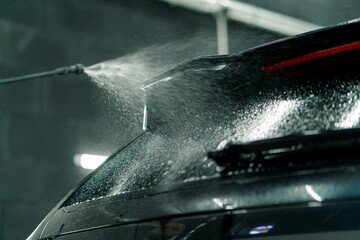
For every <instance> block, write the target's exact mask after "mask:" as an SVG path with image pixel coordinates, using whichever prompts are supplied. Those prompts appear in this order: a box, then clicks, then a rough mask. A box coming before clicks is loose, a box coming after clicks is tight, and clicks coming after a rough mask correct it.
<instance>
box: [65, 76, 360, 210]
mask: <svg viewBox="0 0 360 240" xmlns="http://www.w3.org/2000/svg"><path fill="white" fill-rule="evenodd" d="M194 74H195V75H194ZM194 74H192V75H191V77H189V76H187V77H186V79H190V80H191V81H193V79H194V77H195V78H196V77H197V75H196V74H199V73H194ZM177 78H180V80H181V82H183V80H184V79H185V77H184V75H180V76H177ZM181 78H183V79H181ZM241 78H242V75H241V74H232V75H231V76H230V77H229V76H227V77H223V78H221V79H220V80H221V81H223V82H220V84H225V83H226V81H232V82H235V81H237V82H242V79H241ZM204 79H205V80H208V79H209V77H208V78H206V77H204V76H202V78H201V80H203V81H205V80H204ZM175 80H176V79H175ZM190 80H189V81H190ZM210 80H211V79H210ZM246 80H248V78H246ZM200 83H201V84H202V87H203V86H204V85H206V84H208V85H211V84H209V83H205V82H200ZM263 83H266V84H263ZM262 84H263V85H262ZM272 84H273V85H274V86H275V87H271V85H272ZM269 85H270V87H269ZM186 86H188V85H186ZM177 87H179V86H177ZM164 89H165V90H166V91H167V92H169V88H164ZM241 89H242V88H237V89H233V90H232V91H233V92H236V96H235V97H234V96H231V97H228V96H226V95H224V92H221V93H220V95H219V93H218V92H217V91H216V89H215V90H213V91H207V92H206V93H204V95H196V96H194V95H195V94H198V93H192V94H190V95H189V92H187V95H184V96H182V97H178V98H179V99H183V100H184V101H182V102H181V104H178V105H173V102H172V101H173V100H174V98H173V97H171V98H169V99H165V100H163V99H161V100H162V101H163V102H165V103H166V104H168V106H162V105H160V106H157V108H158V109H162V113H161V114H163V113H164V112H165V114H168V115H167V116H164V117H162V116H161V115H160V116H158V119H166V121H167V122H169V124H163V125H161V124H160V125H159V126H158V127H155V128H154V127H152V128H150V129H149V130H148V131H147V132H146V133H145V134H143V135H142V136H141V137H140V138H138V139H137V140H136V141H134V142H133V143H132V144H130V145H129V146H127V147H126V148H125V149H123V150H122V151H120V152H118V153H117V154H115V155H113V157H112V158H110V159H108V161H107V162H106V163H105V164H104V165H103V166H102V167H101V168H100V169H98V170H96V172H95V173H94V174H93V175H92V176H91V177H90V178H89V179H88V180H87V182H85V183H84V184H83V185H82V186H81V187H80V188H79V189H77V190H76V192H75V193H74V194H73V195H72V196H71V197H70V198H69V199H68V200H67V201H66V203H65V205H66V206H67V205H72V204H75V203H79V202H83V201H87V200H92V199H97V198H100V197H106V196H112V195H117V194H121V193H124V192H129V191H138V190H141V189H146V188H150V187H154V186H157V185H166V184H173V183H179V182H186V181H193V180H201V179H207V178H213V177H218V176H220V173H219V172H218V171H217V170H218V168H217V166H216V164H215V163H214V162H213V161H212V160H209V159H208V158H207V152H209V151H211V150H214V149H216V148H221V147H222V146H223V145H224V144H225V143H227V142H229V141H233V142H248V141H254V140H261V139H267V138H272V137H281V136H286V135H290V134H302V133H304V132H307V131H312V132H317V133H321V132H322V131H325V130H336V129H345V128H354V127H357V126H358V124H359V116H360V86H359V76H358V74H354V75H351V76H350V75H346V74H343V72H342V74H338V75H336V74H331V75H330V74H327V73H326V71H325V73H322V74H321V75H316V76H313V75H310V74H308V75H302V76H301V78H300V79H299V78H296V79H295V78H287V79H281V80H279V81H277V82H274V83H272V82H271V81H270V80H269V79H261V80H257V81H256V84H255V83H254V84H253V85H246V90H247V91H243V90H241ZM188 90H189V91H190V92H191V91H192V89H191V88H190V89H188ZM174 92H180V91H178V90H177V89H175V90H174ZM249 93H251V94H249ZM173 94H175V93H173ZM163 96H165V97H166V95H163ZM186 96H188V98H186ZM159 98H160V97H159ZM186 99H190V102H186V101H185V100H186ZM199 99H200V100H199ZM195 100H196V101H197V100H199V101H202V102H201V105H200V106H201V107H199V104H198V105H196V103H194V102H195ZM169 106H170V107H171V106H172V108H173V111H172V112H171V114H169V111H170V110H168V109H169V108H168V107H169ZM193 106H195V107H197V108H196V111H189V112H184V111H187V110H186V109H187V107H188V108H191V107H193ZM209 106H210V107H209ZM164 109H165V110H164ZM184 109H185V110H184ZM224 109H225V110H224ZM159 112H161V111H159ZM169 116H170V117H169ZM151 120H152V119H151V116H149V121H151Z"/></svg>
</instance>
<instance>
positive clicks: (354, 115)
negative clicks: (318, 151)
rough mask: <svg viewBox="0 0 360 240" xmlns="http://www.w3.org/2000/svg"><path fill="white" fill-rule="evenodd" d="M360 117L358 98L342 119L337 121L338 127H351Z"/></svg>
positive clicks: (359, 101)
mask: <svg viewBox="0 0 360 240" xmlns="http://www.w3.org/2000/svg"><path fill="white" fill-rule="evenodd" d="M359 118H360V100H357V101H356V102H355V104H354V106H353V107H352V108H351V109H350V111H349V112H347V113H346V114H345V115H343V117H342V118H341V119H340V121H339V122H337V123H335V126H336V127H338V128H351V127H354V126H355V125H356V124H357V123H358V122H359Z"/></svg>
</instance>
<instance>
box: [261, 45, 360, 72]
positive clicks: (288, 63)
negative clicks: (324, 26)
mask: <svg viewBox="0 0 360 240" xmlns="http://www.w3.org/2000/svg"><path fill="white" fill-rule="evenodd" d="M359 48H360V41H358V42H353V43H349V44H345V45H342V46H338V47H333V48H328V49H325V50H321V51H317V52H314V53H309V54H306V55H303V56H300V57H296V58H292V59H289V60H285V61H282V62H279V63H274V64H272V65H268V66H266V67H265V71H266V72H272V71H276V70H279V69H282V68H286V67H290V66H293V65H296V64H299V63H304V62H308V61H312V60H315V59H319V58H323V57H328V56H331V55H336V54H339V53H343V52H348V51H352V50H355V49H359Z"/></svg>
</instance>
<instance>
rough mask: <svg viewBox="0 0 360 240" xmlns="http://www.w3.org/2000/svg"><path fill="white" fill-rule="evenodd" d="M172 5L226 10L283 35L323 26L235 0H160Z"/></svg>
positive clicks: (236, 17)
mask: <svg viewBox="0 0 360 240" xmlns="http://www.w3.org/2000/svg"><path fill="white" fill-rule="evenodd" d="M159 1H162V2H166V3H169V4H170V5H172V6H179V7H184V8H187V9H190V10H193V11H197V12H201V13H211V14H214V15H215V16H216V14H217V13H219V12H224V13H225V15H226V18H227V19H230V20H234V21H238V22H241V23H245V24H248V25H251V26H255V27H258V28H261V29H265V30H267V31H271V32H275V33H280V34H282V35H286V36H289V35H295V34H299V33H303V32H308V31H311V30H315V29H319V28H322V27H323V26H321V25H317V24H314V23H311V22H307V21H304V20H301V19H297V18H294V17H290V16H288V15H285V14H281V13H277V12H273V11H270V10H267V9H264V8H261V7H257V6H254V5H251V4H247V3H243V2H239V1H234V0H159Z"/></svg>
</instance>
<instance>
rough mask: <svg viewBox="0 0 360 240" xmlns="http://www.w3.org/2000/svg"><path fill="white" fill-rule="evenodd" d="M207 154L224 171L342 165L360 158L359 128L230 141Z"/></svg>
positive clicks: (256, 170)
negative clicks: (221, 147) (258, 139)
mask: <svg viewBox="0 0 360 240" xmlns="http://www.w3.org/2000/svg"><path fill="white" fill-rule="evenodd" d="M208 157H209V158H210V159H212V160H214V161H215V162H216V163H217V165H218V166H221V167H223V171H222V173H223V174H227V173H228V172H229V171H246V172H258V171H264V170H265V171H266V170H274V169H280V168H286V169H288V168H289V167H294V166H298V167H301V166H314V165H333V164H342V163H347V162H350V161H357V160H360V129H345V130H335V131H327V132H323V133H317V134H305V135H291V136H285V137H280V138H273V139H266V140H261V141H255V142H250V143H244V144H232V143H230V144H228V145H227V146H226V147H225V148H224V149H221V150H219V151H214V152H209V153H208Z"/></svg>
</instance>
